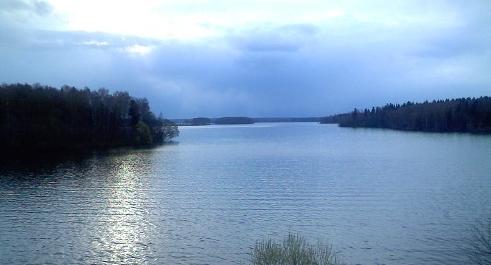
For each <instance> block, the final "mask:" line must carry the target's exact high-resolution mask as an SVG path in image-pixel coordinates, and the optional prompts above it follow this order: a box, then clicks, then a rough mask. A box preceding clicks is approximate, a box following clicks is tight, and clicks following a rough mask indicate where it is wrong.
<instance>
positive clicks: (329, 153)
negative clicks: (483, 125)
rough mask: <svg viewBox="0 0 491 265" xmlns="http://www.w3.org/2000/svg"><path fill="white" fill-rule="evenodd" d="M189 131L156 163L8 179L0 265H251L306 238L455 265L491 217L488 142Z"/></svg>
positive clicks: (351, 259)
mask: <svg viewBox="0 0 491 265" xmlns="http://www.w3.org/2000/svg"><path fill="white" fill-rule="evenodd" d="M180 129H181V136H180V137H179V138H178V139H177V141H178V143H177V144H172V145H165V146H162V147H159V148H156V149H150V150H149V149H139V150H120V151H113V152H111V153H110V154H98V155H92V156H89V157H86V158H83V159H76V160H75V159H68V160H64V161H62V162H56V161H50V162H47V161H46V160H43V161H42V162H38V163H33V164H30V165H28V166H26V165H25V164H24V163H9V165H4V167H3V169H1V170H0V264H46V263H52V264H68V263H70V264H73V263H80V264H92V263H95V264H102V263H107V264H132V263H133V264H247V263H248V260H249V256H248V253H250V251H251V248H252V247H253V246H254V243H255V241H256V240H260V239H264V238H267V237H272V238H275V239H280V238H283V237H284V236H285V235H287V234H288V232H300V233H301V234H303V235H304V236H305V237H306V238H307V239H309V240H310V241H312V242H316V241H317V240H324V241H325V240H328V241H329V242H331V243H332V244H333V246H334V248H335V249H336V250H337V251H339V253H340V256H341V257H342V259H343V260H344V261H346V262H348V263H349V264H403V265H406V264H407V265H409V264H432V265H433V264H450V265H452V264H455V265H457V264H465V261H466V257H465V256H464V255H463V254H462V253H463V251H462V249H464V248H465V247H466V245H467V244H468V240H469V236H470V234H471V232H472V228H473V225H475V224H476V223H477V222H479V221H482V220H485V219H487V218H490V217H491V137H490V136H483V135H470V134H436V133H416V132H398V131H391V130H381V129H349V128H338V127H336V126H335V125H320V124H315V123H272V124H263V123H259V124H255V125H244V126H207V127H181V128H180ZM19 165H21V166H19Z"/></svg>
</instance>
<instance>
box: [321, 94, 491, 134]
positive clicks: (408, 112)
mask: <svg viewBox="0 0 491 265" xmlns="http://www.w3.org/2000/svg"><path fill="white" fill-rule="evenodd" d="M320 122H321V123H338V124H339V126H341V127H354V128H355V127H368V128H388V129H396V130H408V131H426V132H471V133H491V97H487V96H486V97H479V98H458V99H445V100H438V101H436V100H434V101H432V102H428V101H425V102H423V103H414V102H407V103H404V104H402V105H401V104H387V105H385V106H383V107H372V109H365V110H358V109H354V110H353V111H352V112H351V113H344V114H338V115H333V116H328V117H324V118H321V121H320Z"/></svg>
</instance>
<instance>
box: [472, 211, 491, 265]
mask: <svg viewBox="0 0 491 265" xmlns="http://www.w3.org/2000/svg"><path fill="white" fill-rule="evenodd" d="M467 254H468V257H469V260H470V264H476V265H489V264H491V219H490V220H488V221H487V222H483V223H480V224H478V225H476V226H475V227H474V232H473V234H472V239H471V242H470V244H469V249H468V250H467Z"/></svg>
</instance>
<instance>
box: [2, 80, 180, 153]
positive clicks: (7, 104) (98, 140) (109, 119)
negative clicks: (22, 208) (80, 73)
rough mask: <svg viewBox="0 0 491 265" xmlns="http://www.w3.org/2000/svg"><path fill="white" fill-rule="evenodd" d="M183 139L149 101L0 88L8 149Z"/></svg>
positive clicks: (87, 91) (122, 96) (120, 95)
mask: <svg viewBox="0 0 491 265" xmlns="http://www.w3.org/2000/svg"><path fill="white" fill-rule="evenodd" d="M178 134H179V131H178V128H177V126H176V125H175V123H173V122H171V121H169V120H166V119H164V118H162V116H159V117H156V116H155V114H154V113H153V112H152V111H151V110H150V107H149V104H148V101H147V100H146V99H144V98H143V99H141V98H134V97H131V96H130V95H129V94H128V93H127V92H114V93H110V92H109V91H108V90H106V89H99V90H97V91H91V90H90V89H88V88H84V89H77V88H75V87H70V86H63V87H62V88H61V89H57V88H54V87H49V86H41V85H38V84H35V85H29V84H3V85H1V86H0V144H1V145H2V147H3V149H4V151H5V150H15V151H19V152H22V151H40V150H46V151H48V150H61V149H64V150H65V149H66V150H74V149H87V148H107V147H119V146H141V145H152V144H161V143H163V142H166V141H169V140H170V139H172V138H173V137H176V136H177V135H178Z"/></svg>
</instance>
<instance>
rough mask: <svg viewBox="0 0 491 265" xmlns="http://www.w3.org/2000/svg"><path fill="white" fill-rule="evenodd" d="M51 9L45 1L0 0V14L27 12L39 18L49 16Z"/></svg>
mask: <svg viewBox="0 0 491 265" xmlns="http://www.w3.org/2000/svg"><path fill="white" fill-rule="evenodd" d="M52 10H53V7H52V6H51V5H50V4H49V3H48V2H46V1H42V0H33V1H24V0H2V1H1V2H0V13H6V12H19V11H21V12H29V13H34V14H37V15H39V16H46V15H49V14H50V13H51V12H52Z"/></svg>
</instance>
